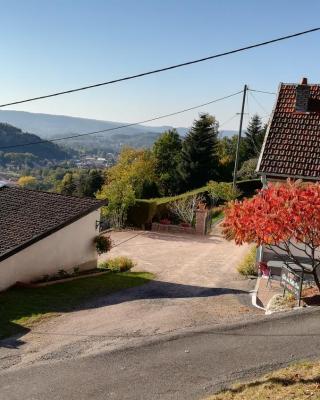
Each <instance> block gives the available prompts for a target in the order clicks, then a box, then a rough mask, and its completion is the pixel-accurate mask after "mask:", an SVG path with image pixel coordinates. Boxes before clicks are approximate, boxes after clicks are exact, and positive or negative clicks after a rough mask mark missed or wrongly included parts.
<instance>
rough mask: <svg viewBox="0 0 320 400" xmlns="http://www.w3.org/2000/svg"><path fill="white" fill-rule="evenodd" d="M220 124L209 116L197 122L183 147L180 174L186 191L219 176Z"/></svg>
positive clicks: (202, 117) (200, 118)
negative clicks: (218, 141)
mask: <svg viewBox="0 0 320 400" xmlns="http://www.w3.org/2000/svg"><path fill="white" fill-rule="evenodd" d="M217 134H218V123H217V121H216V119H215V118H214V117H213V116H211V115H209V114H202V115H200V117H199V119H197V120H195V121H194V123H193V126H192V128H191V130H190V131H189V133H188V134H187V136H186V138H185V140H184V141H183V145H182V153H181V162H180V168H179V170H180V174H181V177H182V179H183V181H184V186H185V187H184V189H185V190H188V189H194V188H197V187H200V186H202V185H204V184H206V183H207V182H208V181H209V180H210V179H213V178H215V177H216V176H217V167H218V157H217Z"/></svg>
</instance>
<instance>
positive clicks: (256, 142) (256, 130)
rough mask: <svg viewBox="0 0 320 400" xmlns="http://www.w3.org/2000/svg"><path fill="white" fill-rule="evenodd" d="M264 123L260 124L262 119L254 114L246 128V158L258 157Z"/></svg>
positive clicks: (264, 129)
mask: <svg viewBox="0 0 320 400" xmlns="http://www.w3.org/2000/svg"><path fill="white" fill-rule="evenodd" d="M265 133H266V125H264V126H263V125H262V120H261V118H260V117H259V115H258V114H255V115H254V116H253V117H252V118H251V120H250V122H249V124H248V127H247V130H246V144H247V154H246V156H247V159H250V158H255V157H258V156H259V154H260V151H261V147H262V143H263V139H264V135H265Z"/></svg>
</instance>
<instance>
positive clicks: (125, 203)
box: [96, 179, 135, 229]
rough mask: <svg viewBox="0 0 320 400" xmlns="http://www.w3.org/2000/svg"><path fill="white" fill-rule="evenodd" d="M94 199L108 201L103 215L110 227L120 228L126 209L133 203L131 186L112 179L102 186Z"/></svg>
mask: <svg viewBox="0 0 320 400" xmlns="http://www.w3.org/2000/svg"><path fill="white" fill-rule="evenodd" d="M96 197H97V198H98V199H107V200H108V206H107V207H104V208H103V213H104V215H105V216H106V217H107V218H109V220H110V223H111V226H113V227H115V228H118V229H120V228H122V227H123V226H124V224H125V222H126V220H127V212H128V208H129V207H130V206H132V205H133V204H134V202H135V195H134V190H133V187H132V185H130V183H128V181H127V180H126V179H114V180H112V181H109V183H108V184H106V185H104V186H103V187H102V189H101V191H100V192H98V193H97V196H96Z"/></svg>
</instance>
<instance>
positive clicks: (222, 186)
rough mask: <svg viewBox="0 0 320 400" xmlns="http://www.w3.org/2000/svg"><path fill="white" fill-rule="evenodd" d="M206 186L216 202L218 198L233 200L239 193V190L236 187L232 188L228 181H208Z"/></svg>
mask: <svg viewBox="0 0 320 400" xmlns="http://www.w3.org/2000/svg"><path fill="white" fill-rule="evenodd" d="M207 187H208V192H209V195H210V196H211V198H212V200H213V202H214V203H216V204H217V203H218V202H219V200H222V201H230V200H235V199H236V198H237V197H239V196H240V195H241V191H240V190H239V189H238V188H235V189H234V188H233V186H232V183H229V182H215V181H210V182H209V183H208V186H207Z"/></svg>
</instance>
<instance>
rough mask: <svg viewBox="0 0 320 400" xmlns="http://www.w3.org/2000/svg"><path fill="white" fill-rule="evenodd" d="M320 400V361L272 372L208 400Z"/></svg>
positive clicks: (294, 365)
mask: <svg viewBox="0 0 320 400" xmlns="http://www.w3.org/2000/svg"><path fill="white" fill-rule="evenodd" d="M267 399H268V400H293V399H299V400H316V399H317V400H318V399H320V362H319V361H317V362H303V363H298V364H293V365H291V366H289V367H287V368H284V369H281V370H278V371H275V372H272V373H270V374H267V375H265V376H263V377H262V378H260V379H257V380H254V381H252V382H249V383H244V384H239V385H235V386H233V387H232V388H231V389H230V390H227V391H224V392H221V393H219V394H216V395H215V396H212V397H209V398H208V399H207V400H267Z"/></svg>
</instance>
